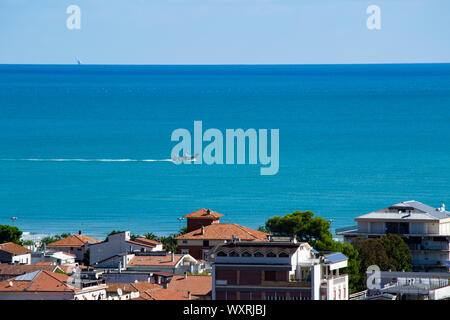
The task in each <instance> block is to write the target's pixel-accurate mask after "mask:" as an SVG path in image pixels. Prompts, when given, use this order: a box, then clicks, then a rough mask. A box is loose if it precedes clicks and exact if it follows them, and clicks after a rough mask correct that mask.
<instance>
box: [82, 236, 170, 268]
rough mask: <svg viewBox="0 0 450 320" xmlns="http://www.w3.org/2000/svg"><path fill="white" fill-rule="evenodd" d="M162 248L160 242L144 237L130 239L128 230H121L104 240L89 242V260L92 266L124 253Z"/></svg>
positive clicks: (160, 249) (159, 249)
mask: <svg viewBox="0 0 450 320" xmlns="http://www.w3.org/2000/svg"><path fill="white" fill-rule="evenodd" d="M162 250H163V246H162V244H161V243H160V242H157V241H154V240H149V239H146V238H137V239H134V240H131V236H130V231H123V232H120V233H116V234H112V235H110V236H108V238H107V239H106V240H105V241H102V242H98V243H94V244H91V245H90V246H89V261H90V265H91V266H94V265H95V264H96V263H97V262H101V261H103V260H106V259H109V258H111V257H114V256H117V255H121V254H124V253H133V252H154V251H162Z"/></svg>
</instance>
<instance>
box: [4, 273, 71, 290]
mask: <svg viewBox="0 0 450 320" xmlns="http://www.w3.org/2000/svg"><path fill="white" fill-rule="evenodd" d="M68 279H69V276H67V275H64V274H59V273H53V272H48V271H42V270H37V271H34V272H30V273H26V274H23V275H20V276H17V277H15V278H12V279H9V280H5V281H2V282H0V293H1V292H21V291H32V292H75V291H78V290H79V289H76V288H75V287H72V286H71V285H69V284H67V280H68ZM11 284H12V285H11Z"/></svg>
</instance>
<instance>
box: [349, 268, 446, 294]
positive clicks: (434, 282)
mask: <svg viewBox="0 0 450 320" xmlns="http://www.w3.org/2000/svg"><path fill="white" fill-rule="evenodd" d="M371 276H372V277H373V276H374V274H373V273H372V272H367V278H369V277H371ZM372 286H373V287H374V288H368V289H367V290H365V291H363V292H361V293H359V294H357V295H356V296H355V297H352V298H353V299H354V300H449V299H450V274H449V273H447V272H391V271H380V272H379V274H378V277H377V280H375V279H374V280H372Z"/></svg>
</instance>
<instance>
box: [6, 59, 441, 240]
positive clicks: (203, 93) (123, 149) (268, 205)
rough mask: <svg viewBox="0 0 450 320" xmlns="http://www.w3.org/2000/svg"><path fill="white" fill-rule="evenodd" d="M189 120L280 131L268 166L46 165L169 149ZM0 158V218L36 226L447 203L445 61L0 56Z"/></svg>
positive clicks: (353, 211)
mask: <svg viewBox="0 0 450 320" xmlns="http://www.w3.org/2000/svg"><path fill="white" fill-rule="evenodd" d="M194 120H201V121H203V129H204V130H206V129H208V128H217V129H220V130H222V131H223V132H225V129H237V128H243V129H248V128H255V129H279V130H280V131H279V132H280V138H279V139H280V168H279V172H278V174H277V175H273V176H261V175H260V174H259V170H260V167H261V166H260V165H206V164H201V165H197V164H190V165H185V164H181V165H175V164H174V163H172V162H168V161H165V162H164V161H161V162H158V161H154V162H150V161H148V162H138V161H50V159H54V160H55V159H81V160H82V159H85V160H86V159H155V160H157V159H167V158H170V157H171V156H170V153H171V150H172V147H173V146H174V145H175V144H176V143H175V142H172V141H171V140H170V137H171V134H172V131H173V130H174V129H177V128H186V129H189V130H190V131H191V132H192V130H193V122H194ZM0 159H1V160H0V224H11V225H16V226H18V227H19V228H20V229H21V230H23V231H28V232H32V233H35V234H55V233H61V232H71V233H75V232H77V231H78V230H82V231H83V233H85V234H87V235H91V236H96V237H99V238H101V239H102V238H103V237H104V236H105V235H106V234H107V233H109V232H110V231H111V230H113V229H114V230H125V229H129V230H131V232H132V233H134V234H143V233H145V232H153V233H156V234H159V235H163V234H169V233H172V232H177V231H178V230H179V229H180V228H181V227H183V226H184V225H185V221H180V220H178V219H177V218H179V217H181V216H183V215H185V214H187V213H190V212H192V211H195V210H197V209H200V208H211V209H212V210H214V211H217V212H220V213H222V214H224V215H225V216H224V217H223V218H222V219H221V221H222V222H235V223H238V224H242V225H245V226H248V227H252V228H257V227H258V226H260V225H263V224H264V222H265V221H266V220H267V219H268V218H269V217H271V216H274V215H284V214H286V213H290V212H293V211H295V210H311V211H313V212H314V213H315V214H317V215H320V216H322V217H324V218H326V219H332V220H333V221H332V223H331V224H332V228H333V229H335V228H339V227H343V226H347V225H352V224H354V221H353V219H354V218H355V217H356V216H358V215H361V214H364V213H367V212H370V211H372V210H378V209H381V208H384V207H387V206H389V205H391V204H394V203H397V202H401V201H406V200H413V199H414V200H418V201H421V202H424V203H426V204H429V205H432V206H435V207H438V206H440V204H441V201H447V202H448V204H449V205H450V65H449V64H423V65H421V64H418V65H323V66H289V65H283V66H94V65H92V66H91V65H80V66H78V65H71V66H68V65H67V66H64V65H61V66H46V65H35V66H31V65H20V66H19V65H1V66H0ZM24 159H29V160H24ZM30 159H35V160H34V161H32V160H30ZM45 159H47V160H45ZM37 160H40V161H37ZM13 216H15V217H18V219H17V220H15V221H12V220H11V219H10V217H13Z"/></svg>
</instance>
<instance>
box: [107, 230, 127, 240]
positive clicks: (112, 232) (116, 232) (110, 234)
mask: <svg viewBox="0 0 450 320" xmlns="http://www.w3.org/2000/svg"><path fill="white" fill-rule="evenodd" d="M121 232H123V231H121V230H113V231H111V232H110V233H108V235H107V236H106V239H108V237H109V236H112V235H113V234H118V233H121ZM106 239H105V240H106Z"/></svg>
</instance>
